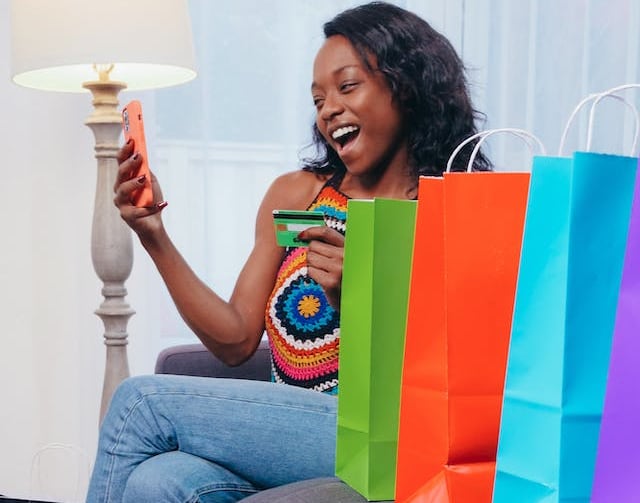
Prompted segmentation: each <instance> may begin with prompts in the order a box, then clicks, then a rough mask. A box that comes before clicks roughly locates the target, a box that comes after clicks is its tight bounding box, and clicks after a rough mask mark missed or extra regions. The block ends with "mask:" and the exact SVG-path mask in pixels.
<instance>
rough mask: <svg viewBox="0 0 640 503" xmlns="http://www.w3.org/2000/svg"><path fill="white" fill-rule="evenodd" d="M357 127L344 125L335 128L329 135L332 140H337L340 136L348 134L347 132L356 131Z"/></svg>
mask: <svg viewBox="0 0 640 503" xmlns="http://www.w3.org/2000/svg"><path fill="white" fill-rule="evenodd" d="M358 129H360V128H358V127H357V126H344V127H341V128H338V129H336V130H335V131H334V132H333V134H332V135H331V137H332V138H333V139H334V140H337V139H338V138H340V137H341V136H344V135H346V134H349V133H353V132H354V131H357V130H358Z"/></svg>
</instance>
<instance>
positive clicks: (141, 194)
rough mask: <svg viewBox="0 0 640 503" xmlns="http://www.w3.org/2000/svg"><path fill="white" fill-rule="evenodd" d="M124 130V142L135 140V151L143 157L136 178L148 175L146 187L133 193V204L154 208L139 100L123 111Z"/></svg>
mask: <svg viewBox="0 0 640 503" xmlns="http://www.w3.org/2000/svg"><path fill="white" fill-rule="evenodd" d="M122 130H123V132H124V140H125V141H129V139H130V138H133V141H134V142H135V150H136V152H139V153H140V154H141V155H142V165H141V166H140V170H139V171H138V172H137V173H136V175H135V177H136V178H139V177H141V176H142V175H146V177H147V179H146V181H145V183H144V187H141V188H140V189H138V190H136V191H135V192H134V193H133V204H135V205H136V206H139V207H149V206H153V191H152V189H151V172H150V171H149V161H148V156H147V142H146V141H145V136H144V120H143V119H142V105H141V104H140V102H139V101H138V100H133V101H131V102H129V103H128V104H127V105H126V106H125V107H124V108H123V109H122Z"/></svg>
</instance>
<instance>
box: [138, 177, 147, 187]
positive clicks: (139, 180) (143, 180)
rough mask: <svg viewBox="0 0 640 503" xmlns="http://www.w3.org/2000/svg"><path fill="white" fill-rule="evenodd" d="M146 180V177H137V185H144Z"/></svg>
mask: <svg viewBox="0 0 640 503" xmlns="http://www.w3.org/2000/svg"><path fill="white" fill-rule="evenodd" d="M146 179H147V175H142V176H139V177H138V183H139V184H140V185H142V184H144V182H145V180H146Z"/></svg>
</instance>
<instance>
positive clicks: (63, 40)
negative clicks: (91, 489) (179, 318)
mask: <svg viewBox="0 0 640 503" xmlns="http://www.w3.org/2000/svg"><path fill="white" fill-rule="evenodd" d="M11 23H12V24H11V29H12V34H11V42H12V75H13V81H14V82H15V83H16V84H19V85H22V86H25V87H31V88H35V89H42V90H47V91H63V92H87V91H90V92H91V93H92V95H93V113H91V115H89V117H88V118H87V120H86V124H87V125H88V126H89V127H90V128H91V129H92V131H93V133H94V136H95V153H96V159H97V164H98V173H97V185H96V194H95V206H94V214H93V225H92V233H91V257H92V261H93V266H94V269H95V271H96V274H97V275H98V277H99V278H100V279H101V280H102V282H103V288H102V295H103V296H104V301H103V302H102V304H101V305H100V306H99V308H98V309H97V310H96V314H97V315H98V316H100V318H101V319H102V321H103V323H104V328H105V332H104V343H105V345H106V362H105V375H104V384H103V393H102V401H101V407H100V421H102V418H103V417H104V414H105V412H106V409H107V407H108V405H109V401H110V399H111V395H112V393H113V391H114V389H115V388H116V386H117V385H118V384H119V383H120V381H122V380H123V379H124V378H125V377H127V376H128V375H129V364H128V360H127V352H126V345H127V337H128V334H127V323H128V320H129V318H130V317H131V315H133V314H134V311H133V309H131V307H130V306H129V304H128V303H127V302H126V300H125V297H126V295H127V290H126V288H125V281H126V280H127V278H128V277H129V273H130V272H131V268H132V265H133V245H132V238H131V232H130V230H129V229H128V227H127V226H126V225H125V224H124V222H123V221H122V220H121V219H120V215H119V214H118V212H117V209H116V208H115V206H114V205H113V184H114V181H115V176H116V172H117V169H118V165H117V161H116V153H117V150H118V148H119V146H120V133H121V129H122V126H121V115H120V110H119V108H118V105H119V103H118V94H119V93H120V91H122V90H123V89H128V90H141V89H152V88H158V87H166V86H172V85H177V84H180V83H183V82H187V81H189V80H191V79H193V78H194V77H195V75H196V74H195V71H194V68H195V61H194V52H193V46H192V37H191V26H190V20H189V12H188V5H187V0H162V1H158V0H135V1H131V0H109V1H108V2H103V1H97V0H56V1H52V2H46V1H42V0H12V4H11Z"/></svg>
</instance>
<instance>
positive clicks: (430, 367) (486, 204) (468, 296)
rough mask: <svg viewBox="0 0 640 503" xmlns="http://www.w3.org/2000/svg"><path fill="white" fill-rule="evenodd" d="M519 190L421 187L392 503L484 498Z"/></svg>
mask: <svg viewBox="0 0 640 503" xmlns="http://www.w3.org/2000/svg"><path fill="white" fill-rule="evenodd" d="M500 131H503V130H500ZM515 131H520V130H510V132H512V133H515ZM494 132H495V131H494ZM488 133H490V132H487V131H485V132H483V133H480V134H479V135H483V134H484V135H487V134H488ZM515 134H518V135H519V136H521V137H523V138H524V137H525V132H520V133H515ZM476 136H478V135H475V136H474V137H476ZM474 137H472V138H470V139H469V140H471V139H473V138H474ZM529 137H530V138H535V137H531V136H530V135H529ZM469 140H467V141H469ZM461 146H462V145H461ZM457 151H458V150H456V152H457ZM454 155H455V153H454ZM472 157H473V156H472ZM470 164H471V162H470ZM528 188H529V173H526V172H520V173H505V172H474V173H471V172H468V173H449V172H447V173H445V174H444V176H443V177H442V178H435V177H424V178H421V179H420V185H419V194H418V210H417V221H416V233H415V241H414V252H413V269H412V277H411V289H410V294H409V308H408V321H407V334H406V341H405V355H404V364H403V377H402V388H401V399H400V424H399V441H398V462H397V473H396V501H397V502H398V503H405V502H412V503H417V502H420V503H427V502H430V503H431V502H433V503H445V502H459V503H469V502H473V503H482V502H487V503H490V501H491V494H492V487H493V478H494V472H495V458H496V450H497V445H498V431H499V423H500V410H501V404H502V390H503V385H504V375H505V368H506V360H507V352H508V346H509V336H510V328H511V315H512V309H513V302H514V295H515V288H516V279H517V274H518V264H519V259H520V247H521V241H522V231H523V225H524V215H525V210H526V204H527V194H528Z"/></svg>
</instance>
